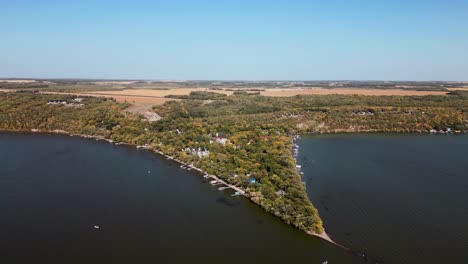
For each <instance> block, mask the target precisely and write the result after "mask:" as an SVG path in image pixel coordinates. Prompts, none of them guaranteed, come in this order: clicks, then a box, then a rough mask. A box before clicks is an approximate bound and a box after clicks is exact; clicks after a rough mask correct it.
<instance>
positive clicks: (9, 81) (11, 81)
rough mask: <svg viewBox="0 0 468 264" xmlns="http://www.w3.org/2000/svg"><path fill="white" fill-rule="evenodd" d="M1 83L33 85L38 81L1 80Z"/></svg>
mask: <svg viewBox="0 0 468 264" xmlns="http://www.w3.org/2000/svg"><path fill="white" fill-rule="evenodd" d="M0 82H7V83H33V82H36V80H8V79H0Z"/></svg>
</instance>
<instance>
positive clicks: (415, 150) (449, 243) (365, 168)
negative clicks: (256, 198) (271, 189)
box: [298, 134, 468, 263]
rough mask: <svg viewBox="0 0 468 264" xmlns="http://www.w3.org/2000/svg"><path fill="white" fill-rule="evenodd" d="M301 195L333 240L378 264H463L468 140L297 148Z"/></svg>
mask: <svg viewBox="0 0 468 264" xmlns="http://www.w3.org/2000/svg"><path fill="white" fill-rule="evenodd" d="M299 144H300V146H301V148H300V156H299V160H298V162H299V163H300V164H302V165H303V166H302V168H303V171H304V173H305V176H304V178H305V181H306V183H307V191H308V195H309V197H310V198H311V200H312V201H313V203H314V204H315V206H316V207H317V208H318V210H319V213H320V215H321V217H322V219H323V220H324V223H325V227H326V229H327V231H328V233H329V234H330V236H331V237H332V238H334V239H335V240H336V241H338V242H340V243H342V244H344V245H346V246H349V247H352V248H354V249H359V250H362V251H364V252H366V253H368V254H370V255H372V256H374V257H377V258H378V259H380V260H381V261H382V262H383V263H468V136H466V135H459V136H455V135H367V134H366V135H327V136H323V135H321V136H306V137H304V138H303V139H302V140H300V142H299Z"/></svg>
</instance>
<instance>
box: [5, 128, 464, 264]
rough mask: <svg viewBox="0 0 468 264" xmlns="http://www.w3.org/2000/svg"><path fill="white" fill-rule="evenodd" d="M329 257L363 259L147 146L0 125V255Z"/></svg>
mask: <svg viewBox="0 0 468 264" xmlns="http://www.w3.org/2000/svg"><path fill="white" fill-rule="evenodd" d="M311 143H313V142H312V141H311ZM345 194H349V193H343V195H345ZM340 195H341V194H340ZM343 198H344V199H357V198H356V197H343ZM462 198H463V197H462ZM330 206H332V205H330ZM440 209H441V210H442V209H443V208H440ZM439 212H440V213H441V214H442V215H445V212H444V211H439ZM327 219H328V215H327ZM343 220H344V219H343ZM344 222H346V221H344ZM446 222H449V221H448V220H446ZM95 225H96V226H98V227H99V229H96V228H94V226H95ZM333 226H334V224H333ZM451 228H454V226H452V227H451ZM330 229H332V224H331V225H330ZM345 229H346V228H345ZM340 230H342V229H337V232H338V233H340V232H341V231H340ZM444 230H447V229H444ZM444 230H441V231H444ZM357 234H360V232H354V231H353V236H354V235H357ZM434 237H436V236H434ZM325 260H328V263H329V264H334V263H360V262H361V260H360V259H358V258H357V257H355V256H352V255H350V254H348V253H347V252H345V251H343V250H341V249H339V248H336V247H334V246H332V245H330V244H328V243H326V242H324V241H322V240H320V239H318V238H315V237H310V236H307V235H305V234H304V233H303V232H301V231H299V230H296V229H295V228H293V227H290V226H288V225H286V224H284V223H282V222H281V221H279V220H278V219H276V218H275V217H273V216H271V215H268V214H267V213H265V212H264V211H262V209H260V208H259V207H257V206H255V205H253V204H252V203H250V202H249V201H248V200H247V199H245V198H243V197H231V196H230V192H227V191H226V192H220V191H218V190H217V188H216V187H213V186H211V185H209V184H208V183H207V182H206V180H205V179H204V178H203V177H201V175H199V174H196V173H194V172H189V171H186V170H182V169H181V168H179V165H178V164H176V163H173V162H169V161H167V160H165V159H162V158H160V157H159V156H156V155H155V154H152V153H150V152H147V151H139V150H136V149H134V148H129V147H122V146H114V145H111V144H108V143H104V142H96V141H93V140H84V139H80V138H73V137H68V136H52V135H31V134H10V133H2V134H0V263H294V262H299V261H300V262H301V263H304V262H307V263H317V264H320V263H322V262H323V261H325Z"/></svg>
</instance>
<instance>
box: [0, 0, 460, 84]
mask: <svg viewBox="0 0 468 264" xmlns="http://www.w3.org/2000/svg"><path fill="white" fill-rule="evenodd" d="M0 12H1V13H0V14H1V15H0V33H1V38H0V77H32V78H108V79H153V80H167V79H185V80H207V79H209V80H214V79H216V80H465V81H468V1H466V0H464V1H457V0H446V1H431V0H425V1H422V0H412V1H400V0H393V1H377V0H374V1H365V0H362V1H358V0H348V1H337V0H331V1H313V0H309V1H299V0H297V1H294V0H289V1H274V0H270V1H255V0H251V1H244V0H237V1H222V0H219V1H182V0H171V1H138V0H134V1H118V0H114V1H99V0H95V1H87V0H81V1H78V0H76V1H72V0H70V1H50V0H49V1H39V0H35V1H23V0H15V1H11V0H9V1H6V0H0Z"/></svg>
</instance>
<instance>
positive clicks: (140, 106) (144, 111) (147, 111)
mask: <svg viewBox="0 0 468 264" xmlns="http://www.w3.org/2000/svg"><path fill="white" fill-rule="evenodd" d="M153 105H154V104H149V103H134V104H132V105H131V106H130V107H128V108H127V109H125V111H127V112H130V113H134V114H141V115H143V116H144V117H145V119H146V120H148V121H149V122H155V121H158V120H159V119H161V117H160V116H159V115H158V114H156V113H155V112H153V111H152V107H153Z"/></svg>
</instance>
